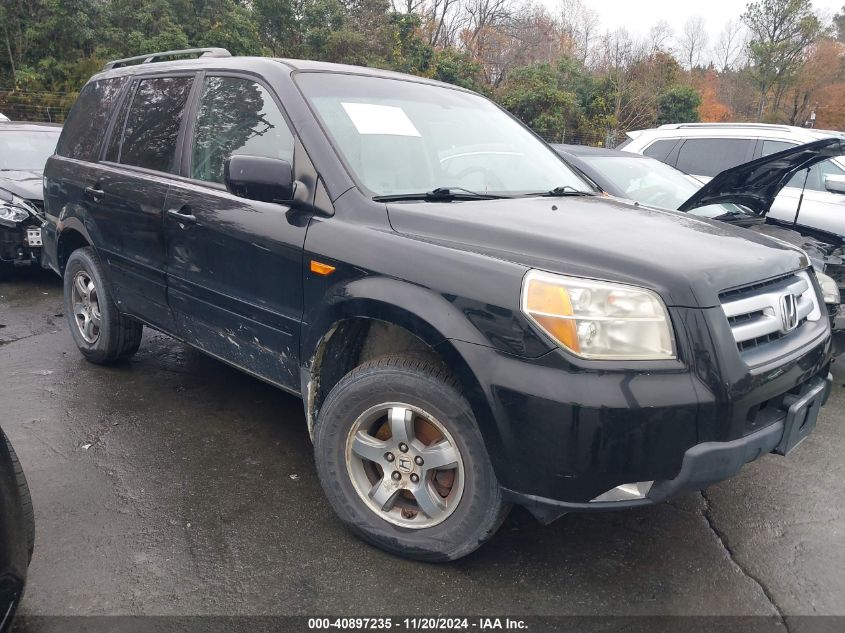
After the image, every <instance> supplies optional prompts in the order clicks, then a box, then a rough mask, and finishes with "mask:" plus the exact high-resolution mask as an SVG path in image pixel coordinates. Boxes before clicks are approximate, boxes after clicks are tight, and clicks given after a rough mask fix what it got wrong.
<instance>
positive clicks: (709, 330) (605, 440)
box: [452, 309, 831, 520]
mask: <svg viewBox="0 0 845 633" xmlns="http://www.w3.org/2000/svg"><path fill="white" fill-rule="evenodd" d="M716 310H718V309H716ZM711 311H712V312H713V314H708V312H711ZM673 316H674V317H677V318H674V321H675V322H676V323H684V324H687V329H688V332H687V335H686V336H682V337H679V343H680V348H681V350H682V352H683V354H682V358H685V359H687V360H686V361H685V362H682V361H665V362H659V363H651V364H646V365H642V366H612V365H608V364H606V363H605V364H593V365H591V364H590V363H581V362H577V361H573V360H570V359H569V358H568V357H567V356H566V355H565V354H563V353H561V352H557V351H552V352H550V353H548V354H546V355H544V356H542V357H540V358H536V359H524V358H517V357H514V356H509V355H507V354H503V353H501V352H498V351H496V350H493V349H491V348H487V347H482V346H479V345H471V344H466V343H461V342H460V341H452V344H453V345H454V346H455V347H456V348H457V351H458V352H459V353H460V355H461V356H462V358H463V360H464V361H465V362H466V364H467V365H468V369H469V370H470V371H471V373H472V374H473V376H474V378H475V379H476V381H477V383H478V385H479V387H480V390H481V391H482V392H483V396H484V401H486V404H487V406H488V407H489V414H488V415H479V416H477V417H479V426H480V428H481V432H482V435H483V437H484V439H485V442H486V445H487V448H488V453H489V455H490V458H491V461H492V462H493V466H494V469H495V471H496V475H497V477H498V479H499V483H500V485H501V486H502V487H503V488H504V489H505V494H506V495H507V496H508V498H509V499H510V500H512V501H514V502H516V503H519V504H522V505H525V506H527V507H528V508H529V509H530V510H532V511H533V512H534V513H535V514H537V515H538V517H539V518H541V520H542V519H543V518H544V514H545V515H546V516H549V517H551V518H554V517H555V516H559V515H560V514H562V513H563V512H567V511H572V510H601V509H608V508H611V507H613V508H622V507H632V506H637V505H646V504H649V503H655V502H657V501H659V500H662V499H665V498H667V497H669V496H672V495H675V494H679V493H681V492H684V491H688V490H695V489H701V488H703V487H705V486H706V485H708V484H710V483H713V482H715V481H719V480H722V479H725V478H727V477H730V476H731V475H733V474H736V472H738V471H739V469H740V468H741V467H742V465H743V464H745V463H746V462H748V461H750V460H752V459H756V458H757V457H759V456H760V455H763V454H765V453H768V452H771V451H772V450H773V449H774V448H776V447H777V445H778V443H779V442H780V440H781V439H782V437H783V433H784V423H785V420H786V410H785V409H787V408H788V406H789V404H790V402H791V401H792V400H793V399H794V398H796V397H800V396H801V394H802V393H805V392H806V391H807V390H808V389H812V388H814V387H817V386H818V384H820V383H819V381H821V384H823V385H824V391H825V394H826V392H827V390H828V389H829V387H828V385H829V379H828V374H829V367H830V359H831V337H830V333H829V330H826V329H824V328H822V329H820V330H819V332H820V333H819V335H818V337H817V338H815V339H814V340H813V341H812V342H811V343H808V344H807V345H806V346H805V347H804V348H803V349H802V350H801V351H796V352H795V353H791V354H790V355H788V357H784V358H781V359H780V360H779V361H778V362H776V363H773V364H771V365H767V366H763V367H756V368H749V367H748V366H747V365H745V364H744V363H743V362H742V361H741V359H740V358H739V356H738V355H737V356H736V357H735V358H734V357H731V355H730V354H728V353H727V351H729V350H730V349H731V348H732V347H735V345H734V343H733V342H732V341H731V342H729V343H722V344H719V342H718V341H717V340H714V339H716V338H717V337H718V334H713V332H717V330H716V328H715V327H711V326H710V324H708V323H707V321H709V320H718V317H719V316H721V319H722V320H724V316H723V315H719V314H718V313H716V312H715V310H710V309H708V310H691V309H690V310H687V309H684V310H683V313H682V312H681V311H676V313H675V315H673ZM714 348H715V349H722V350H723V353H721V354H720V355H716V354H714V353H712V352H711V351H710V350H713V349H714ZM576 363H577V364H576ZM629 365H631V364H629ZM476 410H477V411H478V409H477V408H476ZM632 482H656V483H655V484H654V485H653V486H652V488H651V490H650V491H649V494H648V497H647V498H646V499H639V500H635V501H619V502H591V500H593V499H596V498H597V497H599V496H601V495H603V494H604V493H607V492H608V491H610V490H612V489H614V488H616V487H617V486H620V485H623V484H629V483H632Z"/></svg>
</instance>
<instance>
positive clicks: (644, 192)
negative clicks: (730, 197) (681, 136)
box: [580, 156, 749, 218]
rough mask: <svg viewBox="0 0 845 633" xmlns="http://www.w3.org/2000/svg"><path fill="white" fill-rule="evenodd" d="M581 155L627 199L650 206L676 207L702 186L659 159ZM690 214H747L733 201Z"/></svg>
mask: <svg viewBox="0 0 845 633" xmlns="http://www.w3.org/2000/svg"><path fill="white" fill-rule="evenodd" d="M580 158H581V160H583V161H584V162H585V163H587V164H588V165H590V166H591V167H592V168H593V169H595V170H596V171H597V172H599V173H600V174H602V176H604V177H605V178H606V179H607V180H609V181H610V182H612V183H613V184H614V185H616V186H617V187H618V188H619V189H621V190H622V191H624V192H625V196H626V197H627V198H630V199H631V200H634V201H635V202H639V203H640V204H645V205H648V206H652V207H659V208H661V209H673V210H674V209H677V208H678V207H679V206H681V204H683V203H684V202H686V200H687V199H688V198H689V197H690V196H692V195H693V194H694V193H695V192H696V191H698V190H699V189H700V188H701V187H702V183H700V182H698V181H697V180H695V179H694V178H692V177H691V176H687V175H686V174H684V173H683V172H680V171H678V170H677V169H675V168H674V167H670V166H669V165H666V164H665V163H661V162H660V161H659V160H651V159H646V158H637V157H633V156H632V157H631V158H628V157H627V156H582V157H580ZM689 213H691V214H693V215H699V216H703V217H707V218H717V217H720V216H723V215H725V214H732V215H735V214H743V215H748V214H749V212H747V211H745V210H743V209H742V207H739V206H737V205H734V204H711V205H707V206H704V207H699V208H697V209H691V210H690V211H689Z"/></svg>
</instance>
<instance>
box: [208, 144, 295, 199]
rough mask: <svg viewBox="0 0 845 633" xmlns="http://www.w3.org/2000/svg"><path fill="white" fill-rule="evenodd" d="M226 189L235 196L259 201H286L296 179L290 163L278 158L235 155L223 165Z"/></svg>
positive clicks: (293, 189) (292, 196)
mask: <svg viewBox="0 0 845 633" xmlns="http://www.w3.org/2000/svg"><path fill="white" fill-rule="evenodd" d="M223 179H224V181H225V183H226V189H228V190H229V192H231V193H233V194H234V195H236V196H239V197H241V198H247V199H249V200H261V201H262V202H290V201H292V200H293V198H294V194H295V190H296V183H295V182H294V180H293V167H292V166H291V164H290V163H289V162H288V161H286V160H282V159H281V158H266V157H263V156H247V155H242V154H239V155H235V156H230V157H229V158H227V159H226V163H225V165H224V169H223Z"/></svg>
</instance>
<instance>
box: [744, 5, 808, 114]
mask: <svg viewBox="0 0 845 633" xmlns="http://www.w3.org/2000/svg"><path fill="white" fill-rule="evenodd" d="M742 21H743V22H744V23H745V25H746V26H747V27H748V30H749V31H750V33H751V40H750V41H749V44H748V50H749V57H750V60H751V62H752V76H753V77H754V79H755V81H756V83H757V87H758V90H759V106H758V112H757V114H758V117H760V118H762V117H763V114H764V113H765V111H766V106H767V102H768V97H769V93H770V91H772V90H774V98H773V108H772V109H773V110H777V108H778V107H779V105H780V100H781V98H782V96H783V93H784V91H785V90H786V88H787V87H788V86H789V84H790V83H791V82H792V81H793V80H794V79H795V75H796V72H797V71H798V69H799V68H800V67H801V63H802V61H803V58H804V55H805V53H806V51H807V49H808V47H809V46H810V45H811V44H812V43H813V42H815V41H816V39H818V37H819V36H820V35H821V34H822V31H823V29H822V25H821V22H820V21H819V18H818V17H817V16H816V15H815V14H814V13H813V7H812V1H811V0H759V1H758V2H752V3H751V4H749V5H748V6H747V7H746V10H745V13H743V14H742Z"/></svg>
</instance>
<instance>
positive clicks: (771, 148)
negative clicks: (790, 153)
mask: <svg viewBox="0 0 845 633" xmlns="http://www.w3.org/2000/svg"><path fill="white" fill-rule="evenodd" d="M793 147H795V143H787V142H786V141H763V152H762V155H763V156H770V155H771V154H777V153H778V152H783V151H786V150H788V149H792V148H793Z"/></svg>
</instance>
